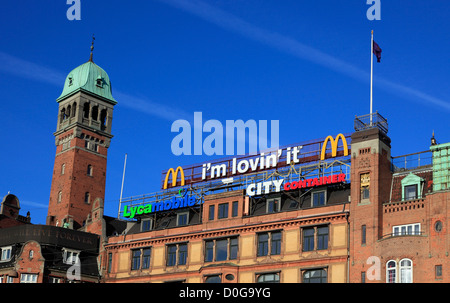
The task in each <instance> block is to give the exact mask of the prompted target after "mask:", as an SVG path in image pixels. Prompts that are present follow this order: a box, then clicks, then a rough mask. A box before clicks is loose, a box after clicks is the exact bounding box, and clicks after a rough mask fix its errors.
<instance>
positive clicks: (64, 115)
mask: <svg viewBox="0 0 450 303" xmlns="http://www.w3.org/2000/svg"><path fill="white" fill-rule="evenodd" d="M65 119H66V109H65V108H63V109H61V115H60V116H59V123H62V122H63V121H64V120H65Z"/></svg>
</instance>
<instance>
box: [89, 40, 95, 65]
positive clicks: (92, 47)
mask: <svg viewBox="0 0 450 303" xmlns="http://www.w3.org/2000/svg"><path fill="white" fill-rule="evenodd" d="M94 40H95V37H94V34H92V44H91V56H90V57H89V61H91V62H94V60H93V52H94Z"/></svg>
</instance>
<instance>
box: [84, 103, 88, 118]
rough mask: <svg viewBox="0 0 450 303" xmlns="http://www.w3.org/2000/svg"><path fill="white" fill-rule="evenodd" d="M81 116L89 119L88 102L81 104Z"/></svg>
mask: <svg viewBox="0 0 450 303" xmlns="http://www.w3.org/2000/svg"><path fill="white" fill-rule="evenodd" d="M83 117H84V118H86V119H89V102H86V103H84V105H83Z"/></svg>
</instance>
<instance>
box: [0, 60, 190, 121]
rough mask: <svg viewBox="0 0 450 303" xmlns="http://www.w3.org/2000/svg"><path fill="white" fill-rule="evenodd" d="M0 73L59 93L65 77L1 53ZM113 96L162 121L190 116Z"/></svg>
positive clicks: (139, 99) (137, 99)
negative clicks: (58, 89) (54, 89)
mask: <svg viewBox="0 0 450 303" xmlns="http://www.w3.org/2000/svg"><path fill="white" fill-rule="evenodd" d="M0 71H3V72H6V73H8V74H12V75H15V76H18V77H22V78H26V79H30V80H33V81H38V82H42V83H48V84H51V85H55V86H58V87H60V88H61V91H62V86H63V84H64V81H65V79H66V75H65V74H63V73H61V72H60V71H57V70H55V69H52V68H48V67H46V66H43V65H39V64H36V63H33V62H30V61H26V60H23V59H20V58H17V57H14V56H11V55H9V54H6V53H3V52H1V51H0ZM113 95H114V97H115V98H116V99H117V100H119V101H120V104H121V105H123V106H126V107H128V108H131V109H134V110H137V111H140V112H143V113H146V114H150V115H153V116H157V117H159V118H162V119H164V120H168V121H174V120H177V119H180V118H183V117H189V116H190V114H187V113H185V112H183V111H181V110H178V109H174V108H171V107H168V106H166V105H163V104H160V103H157V102H152V101H150V100H148V99H147V98H143V97H136V96H132V95H130V94H127V93H122V92H120V91H117V90H114V91H113Z"/></svg>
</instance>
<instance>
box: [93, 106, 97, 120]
mask: <svg viewBox="0 0 450 303" xmlns="http://www.w3.org/2000/svg"><path fill="white" fill-rule="evenodd" d="M92 119H93V120H95V121H97V119H98V106H94V107H93V108H92Z"/></svg>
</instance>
